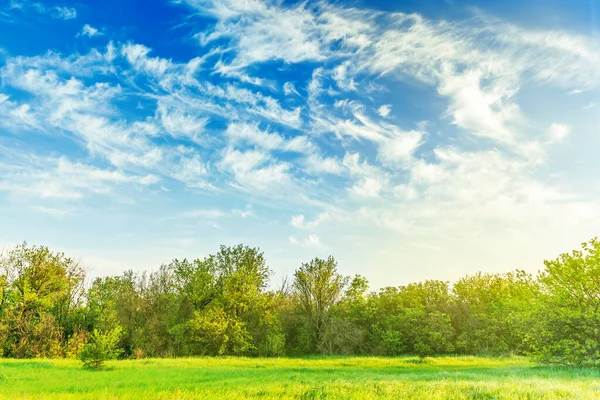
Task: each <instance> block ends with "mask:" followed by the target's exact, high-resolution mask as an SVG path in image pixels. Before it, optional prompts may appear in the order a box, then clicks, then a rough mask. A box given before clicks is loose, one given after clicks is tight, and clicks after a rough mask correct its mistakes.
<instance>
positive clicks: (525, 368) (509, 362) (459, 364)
mask: <svg viewBox="0 0 600 400" xmlns="http://www.w3.org/2000/svg"><path fill="white" fill-rule="evenodd" d="M107 364H108V367H109V368H107V369H106V370H103V371H90V370H85V369H82V368H80V367H79V365H78V363H77V362H75V361H72V360H0V376H1V380H0V399H11V400H13V399H35V400H49V399H72V400H75V399H76V400H81V399H107V398H108V399H165V400H166V399H181V400H185V399H256V398H261V399H361V400H362V399H415V400H422V399H451V400H461V399H464V400H466V399H497V400H500V399H505V400H509V399H510V400H515V399H528V400H533V399H548V400H549V399H578V400H587V399H590V400H591V399H597V398H598V387H599V385H600V372H599V371H598V370H596V369H574V368H562V367H553V366H549V367H540V366H538V365H535V364H533V363H531V362H528V361H527V360H526V359H523V358H518V357H510V358H476V357H439V358H428V359H426V361H425V362H419V360H418V359H416V358H415V357H409V358H406V357H398V358H372V357H360V358H351V357H336V358H324V357H318V358H316V357H313V358H309V359H302V358H292V359H290V358H287V359H286V358H271V359H265V358H240V357H221V358H192V359H190V358H187V359H186V358H183V359H146V360H119V361H109V362H108V363H107ZM32 382H35V384H32Z"/></svg>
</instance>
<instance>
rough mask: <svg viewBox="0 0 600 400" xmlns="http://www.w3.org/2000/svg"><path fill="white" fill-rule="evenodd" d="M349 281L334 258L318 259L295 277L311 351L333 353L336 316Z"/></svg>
mask: <svg viewBox="0 0 600 400" xmlns="http://www.w3.org/2000/svg"><path fill="white" fill-rule="evenodd" d="M348 281H349V279H348V277H344V276H342V275H341V274H339V273H338V272H337V263H336V261H335V259H334V258H333V257H332V256H329V257H328V258H327V259H326V260H323V259H320V258H315V259H314V260H312V261H311V262H309V263H306V264H302V266H301V267H300V268H299V269H298V270H296V272H295V273H294V282H293V285H292V287H293V293H294V298H295V300H296V302H297V306H298V307H299V309H300V311H301V313H302V315H303V317H304V321H305V324H306V325H305V326H306V330H307V333H308V334H309V337H310V343H309V350H310V351H312V352H315V351H316V352H321V353H327V354H331V353H333V347H332V346H333V343H332V341H331V340H330V338H331V335H332V333H333V331H332V328H333V326H332V315H333V311H334V307H335V306H336V305H337V304H338V302H339V301H340V299H341V297H342V295H343V294H344V290H345V288H346V286H347V285H348Z"/></svg>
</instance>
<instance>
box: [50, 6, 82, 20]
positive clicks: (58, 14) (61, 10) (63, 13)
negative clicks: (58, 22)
mask: <svg viewBox="0 0 600 400" xmlns="http://www.w3.org/2000/svg"><path fill="white" fill-rule="evenodd" d="M52 10H53V12H52V16H53V17H54V18H58V19H64V20H69V19H75V18H77V10H76V9H74V8H72V7H54V8H53V9H52Z"/></svg>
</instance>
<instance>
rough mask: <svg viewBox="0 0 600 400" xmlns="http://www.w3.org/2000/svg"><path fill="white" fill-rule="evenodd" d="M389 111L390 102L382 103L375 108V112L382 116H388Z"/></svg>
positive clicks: (390, 109)
mask: <svg viewBox="0 0 600 400" xmlns="http://www.w3.org/2000/svg"><path fill="white" fill-rule="evenodd" d="M391 112H392V105H391V104H384V105H382V106H381V107H379V108H378V109H377V114H379V115H380V116H381V117H382V118H387V117H389V116H390V113H391Z"/></svg>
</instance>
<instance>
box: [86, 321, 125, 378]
mask: <svg viewBox="0 0 600 400" xmlns="http://www.w3.org/2000/svg"><path fill="white" fill-rule="evenodd" d="M120 336H121V328H120V327H117V328H114V329H112V330H110V331H106V332H101V331H99V330H98V329H94V332H93V333H92V336H91V339H90V341H89V342H88V343H86V344H85V345H84V346H83V348H82V349H81V352H80V353H79V359H80V360H81V361H82V362H83V365H84V366H85V367H86V368H91V369H102V368H104V362H105V361H108V360H114V359H115V358H117V357H118V356H119V355H120V354H121V352H122V350H121V349H119V348H118V347H117V345H118V343H119V338H120Z"/></svg>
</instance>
